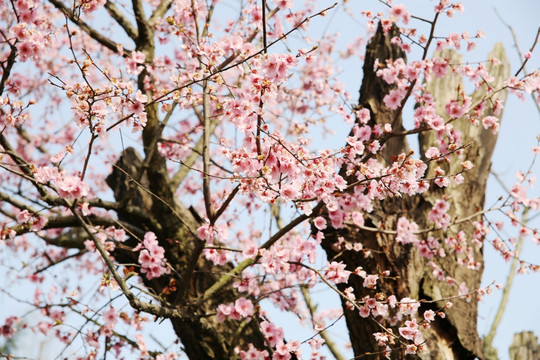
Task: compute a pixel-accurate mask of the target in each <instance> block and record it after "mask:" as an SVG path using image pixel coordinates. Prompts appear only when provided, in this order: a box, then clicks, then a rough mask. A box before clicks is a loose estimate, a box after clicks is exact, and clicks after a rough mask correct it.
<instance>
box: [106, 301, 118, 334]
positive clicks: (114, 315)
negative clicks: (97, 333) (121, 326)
mask: <svg viewBox="0 0 540 360" xmlns="http://www.w3.org/2000/svg"><path fill="white" fill-rule="evenodd" d="M103 321H105V324H106V325H107V326H108V327H109V328H111V329H114V327H115V326H116V323H118V311H116V309H115V308H113V307H112V306H109V308H108V309H107V310H105V311H104V312H103Z"/></svg>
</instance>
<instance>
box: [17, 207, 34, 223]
mask: <svg viewBox="0 0 540 360" xmlns="http://www.w3.org/2000/svg"><path fill="white" fill-rule="evenodd" d="M31 218H32V215H31V214H30V213H29V212H28V210H23V211H21V212H20V213H18V214H17V217H16V219H17V221H18V222H19V223H20V224H26V223H27V222H28V221H29V220H30V219H31Z"/></svg>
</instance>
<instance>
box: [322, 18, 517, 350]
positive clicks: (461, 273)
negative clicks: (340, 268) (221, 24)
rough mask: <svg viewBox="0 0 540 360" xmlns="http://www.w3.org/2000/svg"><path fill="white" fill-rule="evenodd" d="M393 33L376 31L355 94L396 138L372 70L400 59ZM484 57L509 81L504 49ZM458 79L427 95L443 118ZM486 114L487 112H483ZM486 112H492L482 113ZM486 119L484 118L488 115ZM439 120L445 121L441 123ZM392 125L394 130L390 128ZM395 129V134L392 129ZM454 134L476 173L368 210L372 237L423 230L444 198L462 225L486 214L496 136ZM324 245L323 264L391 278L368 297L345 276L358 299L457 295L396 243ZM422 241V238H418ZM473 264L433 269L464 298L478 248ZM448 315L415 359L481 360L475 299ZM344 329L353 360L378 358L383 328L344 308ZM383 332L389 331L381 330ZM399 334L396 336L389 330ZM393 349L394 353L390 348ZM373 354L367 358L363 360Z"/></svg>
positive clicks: (465, 125)
mask: <svg viewBox="0 0 540 360" xmlns="http://www.w3.org/2000/svg"><path fill="white" fill-rule="evenodd" d="M395 35H396V34H395V33H392V32H390V33H389V34H388V35H386V36H385V35H384V34H383V33H382V30H381V28H379V30H378V31H377V33H376V35H375V36H374V37H373V39H372V40H371V42H370V43H369V45H368V47H367V50H366V57H365V63H364V68H363V70H364V78H363V83H362V87H361V90H360V100H359V108H367V109H369V110H370V112H371V119H372V122H373V123H377V124H385V123H390V124H393V125H394V131H396V130H397V131H399V130H400V129H402V124H401V118H400V114H396V112H395V111H393V110H391V109H388V108H386V107H385V105H384V102H383V97H384V96H385V95H386V94H387V93H388V91H389V90H390V87H389V85H387V84H386V83H385V82H384V81H383V80H382V79H381V78H378V77H377V76H376V75H375V73H374V71H373V65H374V62H375V59H378V60H379V63H381V64H384V63H385V60H386V59H392V60H395V59H396V58H398V57H404V56H403V54H402V52H401V50H400V49H399V48H397V47H396V46H395V45H392V44H391V43H390V39H391V37H392V36H395ZM439 56H442V57H446V58H452V59H453V60H452V61H453V62H459V61H460V58H459V57H458V56H457V54H456V53H455V52H444V53H443V54H440V55H439ZM490 57H497V58H498V59H500V60H502V61H503V65H501V66H499V67H498V68H495V69H493V70H494V72H495V73H496V79H497V80H496V81H495V82H499V83H500V82H501V81H502V80H501V79H504V76H507V75H508V73H509V66H508V61H507V60H506V56H505V55H504V52H503V50H502V46H500V45H497V46H496V47H495V49H494V50H493V52H492V54H490ZM460 83H461V79H460V78H459V76H457V75H456V74H453V73H451V74H449V75H446V76H444V77H443V78H440V79H436V80H432V81H431V82H430V83H429V84H427V89H428V91H430V92H431V93H432V94H434V97H435V99H436V101H437V102H438V113H439V115H441V116H443V114H444V105H445V103H446V100H447V99H449V98H450V97H454V98H455V96H456V95H457V91H458V90H457V89H458V84H460ZM484 94H485V89H480V90H478V91H477V92H476V93H475V94H473V104H474V103H475V102H476V101H478V99H480V98H482V97H483V96H484ZM505 97H506V94H505V93H504V92H500V93H498V94H497V95H495V98H500V99H501V100H503V101H504V100H505ZM488 108H489V105H488ZM487 111H488V112H489V111H490V110H487ZM485 115H488V114H487V113H486V114H485ZM443 117H444V116H443ZM446 119H447V118H446ZM396 121H397V123H396ZM396 125H397V126H396ZM454 127H455V128H457V129H459V130H460V131H461V132H462V134H463V143H464V144H469V143H470V146H469V147H468V148H467V149H465V158H466V159H468V160H471V161H472V162H473V163H474V164H475V168H474V169H472V170H471V171H468V172H467V173H466V174H465V178H466V181H465V183H463V184H461V185H459V186H455V185H451V186H449V187H447V188H445V189H439V188H437V187H436V185H434V186H435V188H432V189H431V190H430V191H428V192H426V193H424V194H422V195H420V196H418V195H417V196H413V197H408V196H403V197H394V198H389V199H386V200H384V201H380V202H377V203H376V204H374V210H373V212H372V213H370V214H365V215H364V216H365V219H366V225H367V226H370V227H375V228H378V229H386V230H395V229H396V224H397V220H398V219H399V218H400V217H402V216H403V217H406V218H407V219H410V220H413V221H415V222H416V223H417V224H418V225H419V227H420V228H429V227H430V226H431V224H428V220H427V214H428V212H429V211H430V210H431V208H432V206H433V204H434V203H435V201H436V199H439V198H441V197H443V196H446V198H447V201H449V202H450V203H451V208H450V212H449V214H450V215H451V218H452V219H461V218H465V217H468V216H470V215H471V214H474V213H475V212H477V211H478V210H480V209H482V208H483V206H484V197H485V190H486V179H487V177H488V173H489V168H490V165H491V155H492V153H493V148H494V146H495V142H496V138H497V136H496V135H493V134H492V133H491V131H486V130H484V129H483V128H482V127H481V126H472V125H471V124H470V121H469V120H468V119H458V120H456V121H455V122H454ZM434 138H435V134H434V133H433V132H427V133H423V134H422V135H420V136H419V137H418V141H419V145H420V152H421V154H424V153H425V150H426V149H427V148H428V147H429V146H433V140H434ZM409 151H410V148H409V145H408V143H407V141H406V140H405V139H404V138H391V139H390V141H388V142H387V143H386V149H384V151H383V152H382V156H383V161H386V163H388V161H391V160H392V159H393V158H394V157H395V156H396V155H398V154H400V153H402V152H404V153H408V152H409ZM434 165H435V164H433V163H430V166H429V169H428V172H427V174H433V171H432V170H433V168H434ZM460 166H461V165H460V161H456V162H452V163H450V164H448V165H447V168H446V169H445V170H446V171H447V173H455V171H456V170H458V169H459V167H460ZM478 220H481V216H477V217H475V218H472V219H470V221H471V222H472V221H478ZM459 230H464V231H465V233H466V234H467V236H468V240H470V239H471V238H472V234H473V232H474V228H473V226H472V225H471V223H470V222H468V223H462V224H460V225H453V226H450V228H449V229H448V231H446V232H443V231H441V230H438V231H433V232H432V233H430V234H429V235H431V236H434V237H438V238H440V239H442V238H444V237H445V236H448V235H449V234H451V233H454V232H457V231H459ZM325 236H326V238H325V240H324V241H323V247H324V248H325V250H326V253H327V255H328V258H333V259H336V261H343V262H344V263H345V264H346V265H347V269H348V270H351V271H353V270H354V269H355V268H357V267H358V266H362V267H363V269H364V270H365V271H366V272H367V273H368V274H370V273H371V274H380V273H381V271H384V270H390V272H391V277H390V278H382V279H380V282H379V284H378V287H377V289H376V290H369V289H366V288H364V287H363V286H362V283H363V279H361V278H359V277H356V276H351V279H350V280H349V283H348V284H347V285H345V286H342V288H344V287H346V286H352V287H353V288H354V290H355V295H356V298H357V299H361V298H362V297H363V296H366V295H370V296H372V297H373V296H375V295H376V294H379V296H381V297H382V298H384V297H386V296H389V295H391V294H395V295H396V297H397V298H398V299H399V298H403V297H410V298H413V299H425V300H437V299H444V298H447V297H450V296H453V295H456V294H457V286H449V285H445V284H444V283H441V282H440V281H437V280H435V279H434V277H433V275H432V270H431V268H430V267H429V266H428V265H427V263H428V261H427V260H426V259H425V258H422V257H421V256H420V255H419V253H418V251H417V250H416V249H415V248H413V247H412V245H410V244H409V245H402V244H399V243H397V242H396V241H395V236H394V235H388V234H384V233H382V232H373V231H363V230H362V231H357V230H354V229H351V228H345V229H340V230H338V231H333V232H327V233H326V234H325ZM422 236H426V235H422ZM338 237H343V238H344V239H345V241H347V242H350V243H354V242H360V243H362V244H363V246H364V248H365V249H367V250H371V256H369V257H367V258H365V257H363V256H362V255H361V253H358V252H353V251H342V249H340V248H339V247H338V246H337V245H336V244H338V242H339V240H338ZM474 258H475V260H476V261H477V262H478V267H479V268H478V270H470V269H467V267H464V266H461V265H458V263H457V261H456V256H455V254H454V253H450V254H449V256H447V257H446V258H439V259H438V260H437V263H438V265H439V266H440V267H441V268H442V269H444V271H445V272H446V274H447V275H450V276H452V277H453V278H455V279H456V280H457V283H458V284H459V283H461V282H463V281H464V282H466V283H467V286H468V288H469V289H470V290H474V289H477V288H479V287H480V280H481V276H482V270H483V260H482V249H481V248H478V249H477V250H476V253H475V254H474ZM445 303H446V301H444V300H443V301H439V302H435V303H423V304H422V306H421V308H420V313H422V312H423V311H425V310H428V309H433V310H438V309H441V308H443V307H444V305H445ZM453 304H454V305H453V307H452V308H450V309H446V310H445V313H446V318H444V319H441V318H437V320H436V321H435V322H434V323H432V326H433V327H432V329H430V331H429V332H426V337H425V339H426V340H427V341H426V344H425V350H424V352H423V353H422V354H420V356H421V357H422V358H424V359H474V358H475V357H479V358H482V346H481V340H480V338H479V336H478V333H477V329H476V322H477V301H476V299H475V296H473V297H472V299H470V302H466V301H465V300H462V299H457V300H453ZM343 309H344V312H345V317H346V321H347V326H348V328H349V332H350V339H351V343H352V347H353V350H354V354H355V356H365V357H362V358H366V357H371V358H377V357H381V358H382V357H383V356H382V355H381V354H380V353H379V352H380V351H381V350H382V349H381V348H380V347H379V346H378V345H377V343H376V341H375V339H374V337H373V335H372V334H373V333H374V332H380V331H381V327H380V325H379V324H377V323H376V322H375V321H374V320H373V319H370V318H366V319H364V318H362V317H360V316H359V314H358V311H356V310H354V311H351V310H348V309H347V307H346V306H345V304H343ZM382 325H385V326H387V325H388V324H385V323H383V324H382ZM393 331H394V333H396V334H397V329H396V328H394V329H393ZM393 347H394V348H399V347H400V345H399V344H396V345H394V346H393ZM367 354H371V356H369V355H368V356H366V355H367ZM391 356H392V358H394V359H400V358H406V357H407V356H405V355H404V353H403V351H401V350H396V351H393V352H392V354H391Z"/></svg>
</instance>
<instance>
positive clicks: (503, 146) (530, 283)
mask: <svg viewBox="0 0 540 360" xmlns="http://www.w3.org/2000/svg"><path fill="white" fill-rule="evenodd" d="M334 2H335V0H319V1H317V6H318V9H319V8H320V9H322V8H324V7H326V6H330V5H332V4H333V3H334ZM398 2H399V1H396V3H398ZM403 3H405V4H406V5H407V6H409V7H410V10H411V12H412V13H413V14H428V13H429V12H430V11H431V9H432V7H433V5H434V2H433V1H429V0H422V1H408V2H407V1H403ZM464 3H465V13H464V14H456V15H455V18H454V19H453V20H449V19H443V21H441V23H440V27H439V32H438V34H439V35H445V34H448V33H449V32H459V33H461V32H463V31H465V30H466V31H468V32H469V33H470V34H475V33H476V31H477V30H480V29H481V30H483V31H484V32H485V33H486V39H481V40H480V41H478V42H477V44H478V47H477V49H476V50H475V51H474V52H472V53H469V54H465V56H466V60H468V61H471V62H473V61H478V60H483V59H485V55H486V54H487V53H488V52H489V51H490V50H491V48H492V47H493V44H494V43H496V42H497V41H502V42H503V43H504V44H505V48H506V51H507V54H508V57H509V58H510V60H511V63H512V72H515V71H516V70H517V68H518V67H519V65H520V60H519V59H518V57H517V52H516V51H515V48H514V41H513V39H512V36H511V33H510V31H509V30H508V28H507V27H506V26H505V25H504V24H503V23H502V22H501V20H500V19H499V18H498V17H497V15H496V13H495V9H496V10H497V11H498V13H499V14H500V15H501V16H502V17H503V19H504V21H505V22H507V23H508V24H510V25H511V26H513V28H514V30H515V32H516V34H517V35H518V41H519V45H520V47H521V49H522V51H525V50H526V49H528V48H529V47H530V46H531V45H532V42H533V40H534V36H535V35H536V31H537V29H538V27H539V26H540V18H539V16H538V14H540V1H538V0H515V1H508V0H490V1H485V0H466V1H464ZM411 4H414V7H413V5H411ZM349 7H350V9H351V10H352V11H353V13H356V14H358V19H357V21H354V20H352V19H351V18H350V17H349V16H347V15H345V14H344V13H343V12H342V11H336V14H335V15H333V14H332V13H330V14H329V16H328V17H325V18H317V19H314V20H313V21H312V22H311V30H310V32H309V35H310V36H312V37H313V38H314V39H315V38H316V37H317V36H320V34H321V33H322V32H323V31H329V32H331V31H334V30H337V31H339V32H340V33H341V38H340V41H339V42H338V47H339V46H340V45H344V44H346V43H347V42H349V41H351V40H352V39H354V38H356V37H357V36H364V35H365V26H363V24H364V23H365V21H364V20H363V19H362V18H361V17H360V10H362V9H366V8H371V9H376V8H381V5H380V4H379V3H378V2H377V1H376V0H349ZM416 11H418V12H416ZM327 24H328V25H327ZM411 59H412V57H411ZM539 64H540V49H537V50H536V51H535V52H534V53H533V58H532V59H531V61H530V64H529V65H528V66H527V69H528V70H532V69H536V68H538V67H539ZM361 65H362V64H361V63H360V61H359V60H357V61H356V62H355V61H347V62H343V63H339V66H341V67H342V68H343V72H342V74H341V75H340V77H341V79H342V81H343V82H345V84H346V87H347V89H348V91H349V92H350V93H351V94H352V96H353V99H356V98H357V96H358V95H357V94H358V90H359V87H360V84H361V71H360V69H361ZM336 130H337V131H338V133H337V134H336V136H335V137H333V138H334V139H335V140H336V144H335V146H336V147H337V146H340V145H342V143H343V139H344V136H343V135H345V134H346V133H347V132H348V131H349V130H350V125H346V126H343V127H339V126H336ZM539 134H540V114H539V112H538V110H537V109H536V108H535V106H534V105H533V104H532V103H531V101H530V98H527V102H526V103H522V102H520V101H518V100H516V99H515V98H510V100H509V101H508V103H507V107H506V109H505V113H504V117H503V121H502V124H501V129H500V134H499V142H498V146H497V148H496V151H495V155H494V158H493V166H492V169H493V170H494V171H495V172H497V173H498V174H499V175H500V176H501V178H502V179H503V181H504V183H505V184H506V186H508V187H509V186H511V184H512V182H514V181H515V178H514V174H515V172H516V171H517V170H520V169H522V170H523V169H526V168H528V166H529V165H530V162H531V160H532V153H531V152H530V151H529V150H530V148H531V147H532V146H534V145H535V144H536V140H535V138H536V136H537V135H539ZM535 170H536V172H538V167H536V168H535ZM539 186H540V185H539ZM534 191H535V192H534V194H535V195H536V196H538V194H539V193H538V190H537V189H535V190H534ZM500 195H504V190H503V189H502V188H501V186H500V185H499V184H498V183H497V182H496V181H494V180H493V179H490V181H489V189H488V194H487V204H491V203H492V202H493V201H494V200H495V199H496V198H498V197H499V196H500ZM533 224H534V225H533V227H534V226H536V227H540V222H539V221H538V218H536V219H534V220H533ZM507 230H508V235H509V236H515V235H516V234H513V233H512V229H510V228H508V229H507ZM485 251H486V253H485V259H486V267H485V270H484V283H485V284H488V283H491V282H492V281H494V280H496V281H497V282H501V283H504V281H505V278H506V275H507V272H508V269H509V264H507V263H505V262H504V261H503V260H501V259H500V258H499V257H498V256H497V255H495V254H494V253H493V251H491V247H490V246H489V244H486V249H485ZM523 257H524V259H525V260H527V261H529V262H532V263H536V264H538V263H540V248H539V246H536V245H534V244H532V243H531V242H530V241H528V242H527V243H526V245H525V251H524V252H523ZM0 300H5V299H3V298H0ZM499 301H500V292H495V293H494V295H491V296H488V297H486V299H485V300H484V302H483V303H482V304H481V305H480V316H479V331H480V333H481V334H486V333H487V332H488V331H489V327H490V325H491V322H492V320H493V317H494V314H495V311H496V309H497V306H498V303H499ZM539 305H540V274H533V275H519V276H518V277H517V278H516V280H515V283H514V286H513V290H512V294H511V298H510V302H509V304H508V307H507V310H506V313H505V316H504V318H503V320H502V322H501V324H500V326H499V330H498V332H497V337H496V338H495V345H496V347H497V348H498V349H499V356H500V359H501V360H506V359H509V356H508V352H507V349H508V347H509V344H510V342H511V341H512V335H513V334H514V333H515V332H519V331H523V330H532V331H535V333H536V334H537V335H540V311H538V306H539ZM5 315H6V308H4V309H3V310H0V318H1V319H3V318H4V317H5ZM331 333H332V334H333V335H334V336H335V337H336V340H338V341H339V342H341V343H343V342H345V341H346V340H347V336H346V331H345V329H344V326H343V321H342V322H341V324H340V325H339V326H336V327H334V328H332V329H331ZM295 338H296V337H295ZM26 340H28V339H26Z"/></svg>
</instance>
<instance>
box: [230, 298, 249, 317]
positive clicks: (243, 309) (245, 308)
mask: <svg viewBox="0 0 540 360" xmlns="http://www.w3.org/2000/svg"><path fill="white" fill-rule="evenodd" d="M234 309H235V310H236V311H237V312H238V313H239V314H240V315H241V316H242V317H248V316H251V315H253V303H252V302H251V300H248V299H246V298H244V297H241V298H239V299H237V300H236V301H235V303H234Z"/></svg>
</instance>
